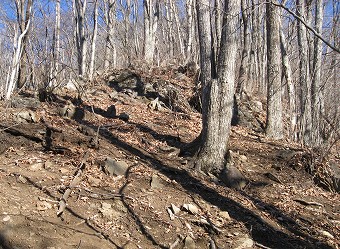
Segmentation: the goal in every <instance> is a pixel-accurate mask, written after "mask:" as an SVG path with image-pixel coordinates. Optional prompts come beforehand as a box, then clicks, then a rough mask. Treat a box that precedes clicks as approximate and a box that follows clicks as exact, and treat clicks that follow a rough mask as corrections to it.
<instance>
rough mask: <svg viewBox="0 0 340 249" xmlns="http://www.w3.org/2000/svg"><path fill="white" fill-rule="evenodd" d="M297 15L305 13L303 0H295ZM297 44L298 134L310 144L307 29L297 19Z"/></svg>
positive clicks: (310, 113) (310, 112)
mask: <svg viewBox="0 0 340 249" xmlns="http://www.w3.org/2000/svg"><path fill="white" fill-rule="evenodd" d="M296 5H297V6H296V7H297V15H298V16H300V17H301V18H302V19H303V18H304V17H305V16H306V15H305V8H306V6H305V3H304V0H297V1H296ZM297 28H298V32H297V33H298V45H299V57H300V62H299V87H300V120H299V126H300V129H299V130H300V136H299V138H300V139H301V140H302V141H303V143H304V144H306V145H311V132H312V109H311V108H312V107H311V80H310V74H309V72H310V71H309V70H310V69H309V54H308V41H307V31H306V27H305V25H304V24H303V23H302V22H301V21H300V20H298V25H297Z"/></svg>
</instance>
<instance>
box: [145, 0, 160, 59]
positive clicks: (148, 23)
mask: <svg viewBox="0 0 340 249" xmlns="http://www.w3.org/2000/svg"><path fill="white" fill-rule="evenodd" d="M143 9H144V59H145V60H146V61H147V62H148V63H150V64H152V63H153V60H154V55H155V46H156V31H157V26H158V19H159V2H158V0H143Z"/></svg>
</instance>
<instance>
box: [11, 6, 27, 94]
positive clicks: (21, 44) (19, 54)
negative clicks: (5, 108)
mask: <svg viewBox="0 0 340 249" xmlns="http://www.w3.org/2000/svg"><path fill="white" fill-rule="evenodd" d="M15 3H16V9H17V18H18V32H16V34H15V37H14V41H13V42H14V48H15V49H14V54H13V58H12V65H11V68H10V71H9V74H8V77H7V82H6V96H5V97H6V99H9V98H10V97H11V95H12V93H13V91H14V88H15V83H17V87H19V88H21V87H22V86H23V84H25V82H26V76H25V77H23V73H25V71H26V70H23V68H24V67H21V65H22V64H23V63H25V61H24V59H23V58H25V57H23V54H26V52H24V51H26V46H25V43H26V40H27V33H28V31H29V29H30V27H31V22H32V20H31V19H32V18H31V15H32V7H33V1H32V0H28V1H27V2H26V1H25V0H16V2H15ZM25 4H26V5H25ZM25 7H26V10H25ZM26 59H27V56H26Z"/></svg>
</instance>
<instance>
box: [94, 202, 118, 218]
mask: <svg viewBox="0 0 340 249" xmlns="http://www.w3.org/2000/svg"><path fill="white" fill-rule="evenodd" d="M99 211H100V212H101V214H102V215H103V217H105V218H107V219H110V220H113V219H117V218H120V217H122V216H123V214H122V213H121V212H119V211H116V210H114V209H113V207H112V205H111V204H109V203H106V202H103V203H102V205H101V207H100V208H99Z"/></svg>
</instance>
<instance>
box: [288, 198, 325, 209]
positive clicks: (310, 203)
mask: <svg viewBox="0 0 340 249" xmlns="http://www.w3.org/2000/svg"><path fill="white" fill-rule="evenodd" d="M293 201H296V202H299V203H300V204H303V205H305V206H308V205H314V206H320V207H323V205H322V204H321V203H318V202H314V201H305V200H302V199H293Z"/></svg>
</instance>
